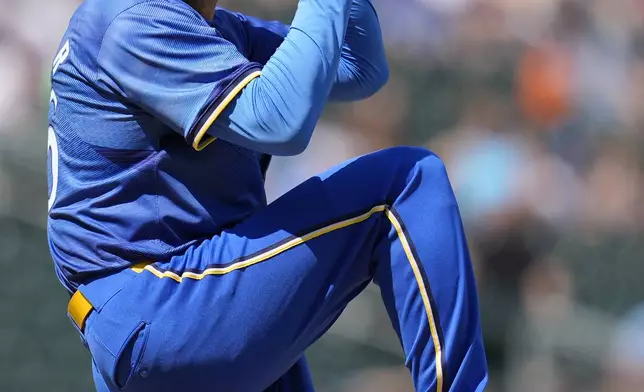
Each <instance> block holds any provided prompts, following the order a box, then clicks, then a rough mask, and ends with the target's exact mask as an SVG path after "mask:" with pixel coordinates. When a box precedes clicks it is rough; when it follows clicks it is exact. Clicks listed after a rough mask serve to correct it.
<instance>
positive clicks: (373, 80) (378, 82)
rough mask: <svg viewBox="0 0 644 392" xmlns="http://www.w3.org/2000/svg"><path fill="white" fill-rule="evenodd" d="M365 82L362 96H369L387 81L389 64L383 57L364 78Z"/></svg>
mask: <svg viewBox="0 0 644 392" xmlns="http://www.w3.org/2000/svg"><path fill="white" fill-rule="evenodd" d="M365 79H366V80H367V82H366V83H365V86H364V95H365V96H364V98H369V97H371V96H372V95H374V94H376V93H377V92H378V91H380V90H381V89H382V88H383V87H384V86H385V85H386V84H387V82H388V81H389V64H388V63H387V59H386V58H385V57H384V55H383V58H382V59H381V60H380V61H379V62H378V63H376V64H374V66H373V68H372V69H371V72H370V73H369V75H368V76H367V77H366V78H365Z"/></svg>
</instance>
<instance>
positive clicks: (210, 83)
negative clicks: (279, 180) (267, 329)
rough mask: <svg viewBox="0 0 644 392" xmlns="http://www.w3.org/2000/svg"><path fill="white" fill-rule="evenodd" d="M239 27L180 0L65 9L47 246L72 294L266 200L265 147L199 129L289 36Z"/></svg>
mask: <svg viewBox="0 0 644 392" xmlns="http://www.w3.org/2000/svg"><path fill="white" fill-rule="evenodd" d="M249 23H250V22H249V19H247V18H246V17H244V16H242V15H239V14H236V13H233V12H229V11H226V10H224V9H218V10H217V12H216V17H215V19H214V21H208V20H206V19H204V18H203V17H202V16H201V15H200V14H199V13H197V12H196V11H195V10H194V9H192V8H191V7H190V6H189V5H187V4H186V3H185V2H183V1H181V0H109V1H107V0H105V1H102V0H87V1H85V2H84V3H83V4H82V5H81V6H80V8H79V9H78V10H77V12H76V13H75V14H74V15H73V17H72V19H71V21H70V24H69V28H68V30H67V32H66V33H65V35H64V37H63V39H62V43H61V47H60V51H59V53H58V55H57V56H56V59H55V60H54V65H53V69H52V94H51V102H50V107H49V124H50V128H49V149H50V154H49V165H48V166H49V208H50V212H49V221H48V236H49V246H50V250H51V254H52V257H53V259H54V262H55V267H56V271H57V274H58V277H59V279H60V280H61V281H62V283H63V284H64V285H65V287H66V288H67V289H68V290H70V291H73V290H75V289H76V288H77V286H78V285H79V284H80V283H82V282H86V281H88V280H91V279H94V278H96V277H100V276H104V275H107V274H110V273H113V272H114V271H117V270H121V269H123V268H125V267H128V266H130V265H131V264H133V263H137V262H141V261H148V260H163V259H167V258H168V257H170V256H172V255H175V254H178V253H181V252H183V251H184V250H185V249H187V248H188V247H190V246H192V245H194V244H195V243H198V242H200V241H202V240H204V239H206V238H211V237H212V236H213V235H214V234H216V233H218V232H220V231H221V230H222V229H224V228H226V227H229V226H231V225H233V224H235V223H237V222H240V221H242V220H243V219H245V218H246V217H248V216H249V215H250V214H252V213H253V212H254V211H256V210H257V209H258V208H261V207H262V206H264V205H265V204H266V198H265V193H264V174H265V172H266V169H267V166H268V162H269V156H267V155H265V154H262V153H258V152H255V151H252V150H250V149H248V148H244V147H241V146H239V145H235V144H232V143H229V142H226V141H224V140H221V139H220V140H215V138H214V137H213V136H211V135H208V134H207V133H206V132H205V130H207V128H208V126H209V125H210V124H211V123H212V122H213V121H214V120H215V119H216V117H217V115H218V114H219V113H221V111H222V109H223V108H224V107H225V106H226V105H227V104H228V103H229V102H230V101H231V99H232V98H234V97H235V95H236V94H238V93H239V91H240V90H241V89H242V88H243V87H244V86H245V85H246V84H247V83H248V82H249V81H250V80H252V79H253V78H255V77H257V76H258V75H259V71H260V70H261V69H262V66H263V64H265V63H266V61H267V60H268V59H269V58H270V55H271V51H274V50H275V48H276V47H277V46H278V45H279V43H280V42H281V40H282V39H283V35H284V34H285V33H286V27H285V26H283V25H281V24H279V23H266V26H267V28H266V29H264V30H262V31H264V32H265V34H263V35H261V36H257V32H255V34H254V35H253V40H251V39H249V36H248V33H247V27H246V26H247V25H248V24H249ZM280 31H282V32H281V33H279V32H280ZM276 32H277V33H276ZM258 40H261V41H262V42H263V45H255V42H259V41H258ZM213 141H214V142H213ZM206 147H207V148H206Z"/></svg>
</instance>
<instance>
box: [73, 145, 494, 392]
mask: <svg viewBox="0 0 644 392" xmlns="http://www.w3.org/2000/svg"><path fill="white" fill-rule="evenodd" d="M204 181H207V179H204ZM371 281H374V282H375V283H376V284H377V285H378V286H379V287H380V290H381V293H382V299H383V301H384V303H385V306H386V309H387V311H388V313H389V316H390V319H391V323H392V325H393V328H394V329H395V331H396V333H397V334H398V336H399V337H400V341H401V343H402V347H403V350H404V353H405V358H406V363H405V364H406V365H407V367H408V368H409V370H410V372H411V377H412V378H413V381H414V385H415V388H416V390H417V391H438V392H444V391H458V392H461V391H462V392H469V391H483V390H484V388H485V384H486V381H487V367H486V360H485V352H484V348H483V343H482V339H481V327H480V322H479V313H478V300H477V294H476V285H475V280H474V276H473V272H472V267H471V263H470V259H469V253H468V249H467V244H466V239H465V235H464V232H463V227H462V223H461V219H460V215H459V211H458V207H457V204H456V201H455V198H454V194H453V192H452V189H451V186H450V183H449V180H448V178H447V174H446V171H445V168H444V166H443V164H442V162H441V161H440V160H439V158H438V157H436V156H435V155H434V154H432V153H431V152H429V151H428V150H425V149H421V148H407V147H399V148H393V149H388V150H383V151H379V152H376V153H373V154H369V155H365V156H362V157H360V158H356V159H354V160H351V161H348V162H346V163H344V164H342V165H340V166H339V167H336V168H334V169H332V170H330V171H328V172H326V173H324V174H322V175H320V176H318V177H314V178H312V179H310V180H308V181H306V182H304V183H303V184H301V185H300V186H298V187H297V188H295V189H294V190H292V191H290V192H289V193H287V194H286V195H284V196H283V197H281V198H280V199H278V200H276V201H275V202H274V203H272V204H270V205H268V206H267V207H265V208H263V209H262V210H260V211H257V212H256V213H255V214H253V215H252V216H251V217H250V218H249V219H247V220H246V221H244V222H241V223H240V224H239V225H237V226H236V227H233V228H231V229H229V230H226V231H224V232H222V233H220V234H218V235H216V236H214V237H212V238H211V239H208V240H206V241H204V242H203V243H201V244H200V245H198V246H195V247H193V248H190V249H189V250H188V251H186V252H185V254H182V255H179V256H175V257H172V258H171V259H169V260H165V261H156V262H151V263H146V264H141V265H137V266H135V267H133V268H131V269H128V270H124V271H122V272H119V273H117V274H114V275H111V276H109V277H106V278H103V279H99V280H97V281H94V282H92V283H89V284H87V285H85V286H81V287H80V289H79V292H78V293H77V295H74V297H82V299H83V300H84V301H86V302H87V304H86V306H85V307H86V308H87V309H89V310H88V311H87V312H86V313H87V318H86V319H83V323H82V325H78V326H79V328H80V329H81V331H82V332H83V339H84V341H85V342H86V345H87V347H88V348H89V350H90V352H91V354H92V359H93V368H94V379H95V382H96V387H97V389H98V390H99V391H117V390H126V391H155V392H159V391H191V392H198V391H224V392H234V391H240V392H260V391H266V390H267V391H312V390H313V386H312V383H311V377H310V374H309V371H308V368H307V365H306V362H305V359H304V356H303V353H304V351H305V350H306V349H307V348H308V347H309V346H310V345H311V344H312V343H313V342H315V341H316V339H317V338H318V337H320V336H321V335H322V334H323V333H324V332H325V331H326V330H327V329H328V328H329V327H330V326H331V325H332V324H333V322H334V321H335V320H336V319H337V318H338V317H339V316H340V314H341V313H342V311H343V309H344V308H345V307H346V305H347V304H348V302H349V301H351V300H352V299H353V298H354V297H355V296H356V295H358V294H359V293H360V292H361V291H362V290H363V289H364V288H365V287H366V286H367V285H368V284H369V283H370V282H371ZM73 301H74V299H72V302H73ZM70 306H71V305H70ZM81 307H82V306H81Z"/></svg>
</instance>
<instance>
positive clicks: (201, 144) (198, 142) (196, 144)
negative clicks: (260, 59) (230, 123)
mask: <svg viewBox="0 0 644 392" xmlns="http://www.w3.org/2000/svg"><path fill="white" fill-rule="evenodd" d="M261 74H262V72H261V71H255V72H253V73H251V74H249V75H248V76H246V77H245V78H244V79H243V80H242V81H241V82H239V83H238V84H237V86H235V88H234V89H232V91H231V92H230V93H228V95H226V98H224V100H223V101H221V103H220V104H219V105H218V106H217V108H215V110H214V111H213V112H212V114H211V115H210V117H208V120H206V122H205V123H204V125H203V126H202V127H201V129H200V130H199V132H198V133H197V136H195V139H194V140H193V142H192V148H194V149H195V150H197V151H201V150H203V149H204V148H206V147H207V146H208V145H209V144H210V143H212V142H214V141H215V139H217V138H216V137H214V136H210V135H208V137H207V138H205V139H204V136H206V132H207V131H208V129H209V128H210V127H211V126H212V124H213V123H214V122H215V120H216V119H217V117H219V115H220V114H221V112H223V111H224V109H226V107H227V106H228V104H230V102H232V100H233V99H235V97H236V96H237V95H238V94H239V93H240V92H241V91H242V90H243V89H244V87H246V86H247V85H248V83H250V82H251V81H252V80H253V79H255V78H256V77H258V76H260V75H261ZM202 139H204V140H203V141H202Z"/></svg>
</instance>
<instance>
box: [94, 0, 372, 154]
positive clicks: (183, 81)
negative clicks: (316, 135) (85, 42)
mask: <svg viewBox="0 0 644 392" xmlns="http://www.w3.org/2000/svg"><path fill="white" fill-rule="evenodd" d="M356 1H357V0H356ZM351 9H352V3H351V1H350V0H300V2H299V4H298V8H297V11H296V14H295V17H294V19H293V22H292V24H291V26H290V28H289V29H288V32H287V33H286V35H285V36H284V38H283V39H282V40H281V43H279V45H278V47H277V49H274V52H273V53H272V54H271V55H270V56H269V58H267V59H265V62H264V61H260V59H259V57H257V58H255V57H253V56H249V55H248V53H245V52H246V50H245V48H244V46H249V45H248V44H249V43H250V44H251V45H250V46H252V42H242V41H244V40H246V41H250V38H244V36H241V35H239V34H236V33H234V31H233V28H232V27H230V26H225V25H221V26H219V25H217V24H215V25H214V26H213V24H211V23H210V22H209V21H206V20H205V19H203V17H201V15H199V14H198V13H197V12H196V11H195V10H194V9H192V8H191V7H190V6H188V5H187V4H186V3H183V2H167V1H153V0H149V1H144V2H141V3H137V4H136V5H135V6H133V7H131V8H128V9H127V10H126V11H124V12H122V13H121V14H119V15H117V16H116V17H115V18H114V20H113V21H112V22H111V24H110V26H109V28H108V29H107V31H106V33H105V35H104V37H103V40H102V44H101V47H100V53H99V55H98V58H97V66H98V67H97V74H96V86H97V88H100V89H105V90H108V91H110V92H112V93H117V94H119V95H121V96H122V97H123V100H124V102H128V103H129V104H132V105H135V106H136V107H138V108H140V109H142V110H143V111H144V112H145V113H148V114H149V115H150V116H152V117H154V118H156V119H157V120H159V121H161V122H163V123H164V124H166V125H167V126H168V127H169V128H171V129H173V130H175V131H176V132H178V133H180V134H182V135H183V136H184V138H185V139H186V141H187V142H188V143H189V144H190V145H192V147H193V148H194V149H195V150H198V151H199V150H201V149H203V148H206V147H207V146H208V145H209V144H210V143H211V142H213V141H215V139H217V138H220V139H223V140H226V141H228V142H231V143H235V144H238V145H240V146H243V147H247V148H250V149H253V150H256V151H259V152H262V153H267V154H271V155H293V154H298V153H299V152H301V151H303V150H304V148H306V146H307V144H308V142H309V140H310V138H311V134H312V132H313V129H314V127H315V124H316V123H317V121H318V119H319V117H320V115H321V113H322V110H323V108H324V106H325V104H326V102H327V100H328V98H329V95H330V93H331V89H332V87H333V86H334V85H335V84H338V83H340V84H342V82H343V81H346V80H349V79H350V78H351V70H352V69H353V71H355V70H356V69H357V68H359V67H357V66H356V67H349V66H347V69H348V72H347V74H346V75H347V76H346V78H345V77H340V76H339V69H340V62H341V59H342V58H343V54H344V53H345V52H346V51H347V50H353V49H348V46H347V45H345V37H347V36H348V35H349V36H352V34H353V33H351V34H349V33H347V26H348V20H349V15H350V11H351ZM371 12H373V10H372V11H371ZM374 20H375V19H374ZM366 32H367V31H366V30H365V31H364V32H363V33H361V34H366ZM354 57H355V58H358V57H360V56H358V55H357V54H356V55H355V56H354ZM343 67H344V66H343ZM338 85H339V84H338ZM342 90H343V89H340V90H338V91H342ZM346 91H348V88H347V89H346ZM338 94H339V95H343V94H348V93H346V92H345V93H338Z"/></svg>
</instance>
